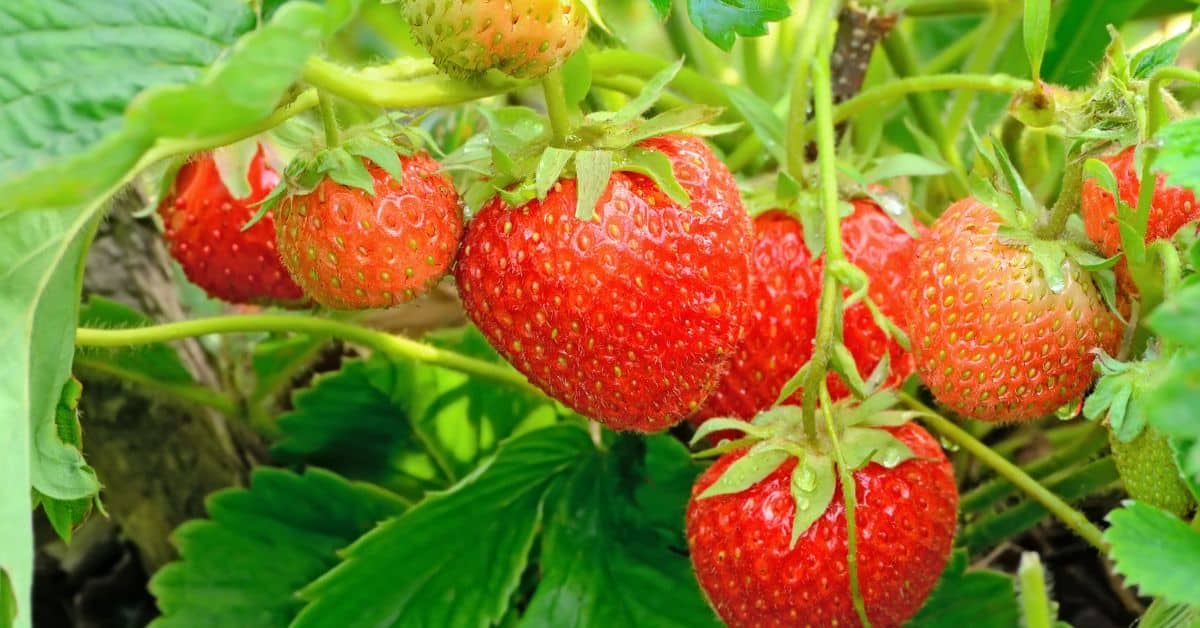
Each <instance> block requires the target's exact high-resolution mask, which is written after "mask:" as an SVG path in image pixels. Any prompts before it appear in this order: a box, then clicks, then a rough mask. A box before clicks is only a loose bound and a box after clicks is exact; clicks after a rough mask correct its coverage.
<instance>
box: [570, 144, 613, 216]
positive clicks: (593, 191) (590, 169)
mask: <svg viewBox="0 0 1200 628" xmlns="http://www.w3.org/2000/svg"><path fill="white" fill-rule="evenodd" d="M612 170H613V154H612V152H611V151H607V150H581V151H579V152H578V153H576V154H575V176H576V182H577V183H578V185H577V186H576V192H575V195H576V198H575V217H576V218H578V219H579V220H591V219H592V218H594V217H595V216H596V203H598V202H600V197H601V196H602V195H603V194H604V190H605V189H607V188H608V178H609V176H610V175H612Z"/></svg>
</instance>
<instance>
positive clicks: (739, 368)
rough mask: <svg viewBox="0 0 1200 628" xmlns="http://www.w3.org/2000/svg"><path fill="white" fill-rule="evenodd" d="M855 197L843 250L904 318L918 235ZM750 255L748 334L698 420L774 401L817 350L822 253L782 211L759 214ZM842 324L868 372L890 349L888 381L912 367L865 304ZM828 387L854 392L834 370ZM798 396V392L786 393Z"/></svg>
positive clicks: (880, 298) (874, 292) (892, 312)
mask: <svg viewBox="0 0 1200 628" xmlns="http://www.w3.org/2000/svg"><path fill="white" fill-rule="evenodd" d="M853 204H854V213H853V214H851V215H850V216H847V217H846V218H844V219H843V220H842V223H841V229H842V241H843V243H844V246H845V251H846V256H847V257H848V258H849V260H850V261H851V262H853V263H854V264H855V265H857V266H858V267H859V268H861V269H862V270H863V271H864V272H865V273H866V274H867V277H868V278H869V280H870V294H871V298H872V299H873V300H874V302H875V303H876V304H878V305H879V308H880V310H882V311H883V313H884V314H887V315H888V316H889V317H891V318H892V319H893V320H895V321H897V322H898V324H901V325H902V324H903V319H902V316H903V313H904V311H903V308H902V307H901V302H900V294H901V289H900V288H901V284H902V283H903V281H904V277H905V275H906V273H907V271H908V267H909V265H910V264H911V263H912V258H913V254H914V252H915V250H916V249H915V247H914V246H913V243H914V240H913V238H912V237H911V236H909V235H908V233H906V232H905V231H904V230H903V229H901V228H900V227H899V226H898V225H897V224H896V223H895V222H894V221H893V220H892V219H890V218H888V216H887V215H886V214H884V213H883V210H882V209H880V207H879V206H878V205H877V204H875V202H874V201H872V200H870V199H868V198H860V199H855V200H854V202H853ZM750 260H751V269H750V276H751V283H750V304H751V313H750V321H749V324H748V325H747V332H746V339H745V340H744V341H743V342H742V344H741V346H740V347H739V348H738V350H737V352H736V353H735V354H734V357H733V362H732V364H731V366H730V369H729V373H728V374H726V375H725V377H723V378H721V383H720V384H719V385H718V386H717V389H716V391H715V392H714V393H713V394H712V396H711V397H709V398H708V401H706V402H705V404H704V406H703V407H702V408H701V409H700V411H699V412H698V413H697V414H696V416H695V417H693V418H692V419H691V420H692V421H693V422H694V423H696V424H699V423H700V422H702V421H704V420H705V419H708V418H710V417H715V416H733V417H740V418H744V419H749V418H751V417H753V416H754V415H755V413H757V412H759V411H760V410H765V409H767V408H769V407H770V406H771V405H772V404H773V403H775V399H776V397H778V395H779V391H780V389H781V388H782V387H783V385H784V384H785V383H786V382H787V381H788V380H789V379H790V378H791V377H792V376H793V375H794V374H795V373H796V371H797V370H798V369H799V368H800V367H801V366H802V365H803V364H804V363H805V362H807V361H808V360H809V358H811V357H812V352H813V338H814V336H815V335H816V329H817V301H818V298H819V297H820V294H821V266H822V261H823V259H818V260H816V262H814V261H813V260H812V257H811V256H810V255H809V252H808V249H807V248H806V247H805V245H804V234H803V230H802V228H801V226H800V222H799V221H798V220H796V219H795V218H793V217H792V216H791V215H789V214H787V213H785V212H782V211H770V212H766V213H764V214H761V215H759V216H758V217H756V218H755V219H754V244H753V250H752V252H751V256H750ZM843 330H844V335H843V341H844V342H845V344H846V347H847V348H848V349H850V352H851V354H852V355H853V356H854V359H855V362H856V364H857V366H858V371H859V373H860V374H861V375H862V376H863V377H867V376H869V375H870V374H871V372H872V371H873V370H874V369H875V367H876V365H877V364H878V363H879V360H880V359H881V358H882V357H883V355H884V353H885V352H886V353H888V354H889V355H890V364H891V370H890V373H889V376H888V378H887V380H886V382H885V383H884V385H885V386H896V385H898V384H899V383H900V382H902V381H904V378H906V377H908V375H909V374H910V373H912V370H913V362H912V357H911V356H910V355H909V354H908V353H907V352H905V351H904V349H902V348H901V347H900V345H899V344H898V343H897V342H896V341H895V340H889V339H888V338H887V336H886V335H885V334H884V332H883V331H882V330H881V329H879V327H878V326H877V325H876V324H875V321H874V319H873V318H872V316H871V312H870V310H869V309H868V308H867V306H866V304H864V303H862V302H858V303H855V304H853V305H851V306H850V307H848V308H846V312H845V316H844V318H843ZM829 387H830V393H831V395H832V396H833V398H834V399H838V398H841V397H844V396H846V395H848V394H849V390H848V389H847V388H846V386H845V384H843V383H842V380H841V379H840V378H838V377H837V375H834V374H830V375H829ZM799 399H800V394H799V392H797V393H796V394H795V395H793V396H792V397H790V398H789V401H790V402H792V403H799ZM718 437H719V436H718Z"/></svg>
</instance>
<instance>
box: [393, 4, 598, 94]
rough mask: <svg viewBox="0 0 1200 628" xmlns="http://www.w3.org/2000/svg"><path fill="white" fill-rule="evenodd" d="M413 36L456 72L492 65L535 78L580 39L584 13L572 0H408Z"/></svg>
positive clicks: (405, 8) (406, 7)
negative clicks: (481, 0)
mask: <svg viewBox="0 0 1200 628" xmlns="http://www.w3.org/2000/svg"><path fill="white" fill-rule="evenodd" d="M400 9H401V11H403V12H404V17H405V19H407V20H408V22H409V25H411V26H412V33H413V36H414V37H416V39H417V41H419V42H420V43H421V45H422V46H424V47H425V48H426V49H427V50H428V51H429V54H430V56H432V57H433V61H434V63H436V64H437V66H438V67H439V68H441V69H442V70H443V71H445V72H447V73H449V74H452V75H455V76H471V75H478V74H481V73H483V72H485V71H487V70H490V69H493V68H494V69H496V70H499V71H501V72H504V73H505V74H508V75H510V76H515V77H517V78H538V77H541V76H543V75H545V74H546V73H548V72H550V71H551V70H553V69H554V68H556V67H558V66H560V65H562V63H563V62H564V61H566V60H567V57H570V56H571V54H572V53H574V52H575V51H576V50H577V49H578V48H579V45H580V44H582V43H583V37H584V35H585V34H586V33H587V15H586V14H585V13H584V10H583V8H582V7H581V6H579V5H578V3H577V2H576V0H504V1H503V2H492V1H490V0H489V1H488V2H480V1H479V0H407V1H406V2H403V3H401V4H400Z"/></svg>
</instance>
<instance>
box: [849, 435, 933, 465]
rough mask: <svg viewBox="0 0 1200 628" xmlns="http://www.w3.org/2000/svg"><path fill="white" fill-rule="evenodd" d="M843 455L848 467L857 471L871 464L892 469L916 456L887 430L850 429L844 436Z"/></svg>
mask: <svg viewBox="0 0 1200 628" xmlns="http://www.w3.org/2000/svg"><path fill="white" fill-rule="evenodd" d="M842 455H843V456H844V459H845V461H846V465H847V466H848V467H850V468H851V469H852V470H855V471H857V470H858V469H861V468H862V467H864V466H866V465H867V464H868V463H871V462H874V463H876V464H880V465H883V466H885V467H887V468H889V469H892V468H895V467H896V465H899V464H900V463H902V462H904V461H905V460H909V459H911V458H912V457H913V456H914V455H915V454H913V452H912V450H911V449H909V448H908V445H905V444H904V443H903V442H902V441H901V440H900V439H898V438H896V437H895V436H892V435H891V433H890V432H888V431H887V430H881V429H874V428H863V427H849V428H846V431H845V433H844V434H843V435H842Z"/></svg>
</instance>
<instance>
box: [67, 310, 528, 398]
mask: <svg viewBox="0 0 1200 628" xmlns="http://www.w3.org/2000/svg"><path fill="white" fill-rule="evenodd" d="M258 332H294V333H307V334H315V335H324V336H332V337H335V338H342V339H345V340H349V341H350V342H355V343H358V344H361V345H363V346H366V347H369V348H371V349H373V350H375V351H379V352H380V353H384V354H386V355H388V356H391V357H393V358H400V359H408V360H414V361H417V362H423V363H425V364H432V365H434V366H441V367H445V368H448V369H452V370H455V371H459V372H461V373H466V374H468V375H473V376H476V377H479V378H481V379H486V380H488V381H492V382H496V383H500V384H505V385H508V386H513V387H515V388H518V389H521V390H524V391H527V392H533V393H537V394H539V395H540V394H542V393H541V392H540V391H539V390H538V389H537V388H536V387H534V386H533V384H530V383H529V381H528V380H526V379H525V377H524V376H522V375H521V374H520V373H518V372H516V371H515V370H512V369H511V368H509V367H507V366H503V365H500V364H494V363H491V362H485V361H483V360H478V359H476V358H471V357H467V356H465V355H462V354H459V353H455V352H453V351H447V350H445V349H440V348H438V347H434V346H432V345H428V344H425V343H422V342H417V341H415V340H412V339H409V338H405V337H403V336H393V335H391V334H387V333H384V332H381V331H375V330H373V329H367V328H366V327H360V326H358V325H352V324H350V323H343V322H340V321H334V320H328V319H324V318H315V317H311V316H290V315H283V314H250V315H233V316H215V317H210V318H197V319H192V320H186V321H179V322H175V323H165V324H162V325H148V326H145V327H132V328H127V329H96V328H88V327H80V328H78V329H76V331H75V344H76V345H77V346H80V347H127V346H133V345H145V344H154V343H160V342H170V341H173V340H181V339H183V338H193V337H196V336H207V335H209V334H231V333H258Z"/></svg>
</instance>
